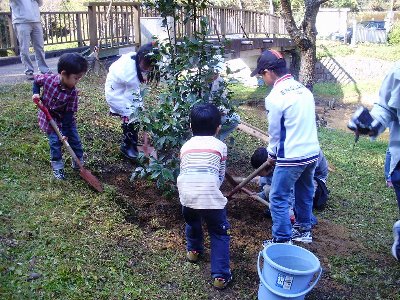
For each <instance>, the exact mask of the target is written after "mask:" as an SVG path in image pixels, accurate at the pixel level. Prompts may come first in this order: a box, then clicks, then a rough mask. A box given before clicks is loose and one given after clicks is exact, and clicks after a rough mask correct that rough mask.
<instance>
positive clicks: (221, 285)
mask: <svg viewBox="0 0 400 300" xmlns="http://www.w3.org/2000/svg"><path fill="white" fill-rule="evenodd" d="M232 279H233V276H232V275H231V277H229V278H222V277H216V278H214V281H213V286H214V287H215V288H216V289H217V290H223V289H225V288H226V287H227V286H228V285H229V284H230V283H231V282H232Z"/></svg>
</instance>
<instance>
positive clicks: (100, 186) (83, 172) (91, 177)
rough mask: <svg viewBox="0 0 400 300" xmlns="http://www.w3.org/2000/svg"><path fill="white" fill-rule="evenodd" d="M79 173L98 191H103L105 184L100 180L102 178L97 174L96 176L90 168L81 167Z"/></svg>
mask: <svg viewBox="0 0 400 300" xmlns="http://www.w3.org/2000/svg"><path fill="white" fill-rule="evenodd" d="M79 175H81V177H82V178H83V179H84V180H85V181H86V182H87V183H89V185H90V186H91V187H92V188H94V189H95V190H96V191H98V192H100V193H101V192H102V191H103V190H104V189H103V184H102V183H101V182H100V180H98V179H97V177H96V176H94V175H93V174H92V173H91V172H90V171H89V170H87V169H85V168H83V167H82V168H81V169H80V170H79Z"/></svg>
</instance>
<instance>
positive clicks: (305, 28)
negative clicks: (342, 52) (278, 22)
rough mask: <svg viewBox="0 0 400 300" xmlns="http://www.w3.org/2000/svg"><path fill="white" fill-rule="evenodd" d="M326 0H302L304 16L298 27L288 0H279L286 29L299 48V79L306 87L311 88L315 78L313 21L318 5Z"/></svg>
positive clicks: (315, 49) (315, 17) (315, 36)
mask: <svg viewBox="0 0 400 300" xmlns="http://www.w3.org/2000/svg"><path fill="white" fill-rule="evenodd" d="M327 1H328V0H304V7H305V12H304V17H303V20H302V22H301V24H300V26H299V27H298V26H297V25H296V22H295V20H294V18H293V12H292V8H291V6H290V0H281V7H282V18H283V19H284V21H285V27H286V30H287V31H288V32H289V35H290V37H291V39H292V40H293V41H294V42H295V44H296V46H297V47H298V48H299V49H300V72H299V80H300V82H301V83H303V84H304V85H305V86H306V87H307V88H309V89H310V90H312V88H313V85H314V79H315V61H316V53H317V48H316V38H317V29H316V27H315V22H316V19H317V14H318V10H319V7H320V5H321V4H322V3H324V2H327Z"/></svg>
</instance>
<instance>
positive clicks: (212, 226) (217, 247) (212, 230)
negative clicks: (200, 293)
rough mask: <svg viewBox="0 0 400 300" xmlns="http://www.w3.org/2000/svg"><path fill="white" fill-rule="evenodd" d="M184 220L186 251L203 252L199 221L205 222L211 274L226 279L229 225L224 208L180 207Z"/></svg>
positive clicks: (228, 274) (229, 272)
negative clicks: (208, 236)
mask: <svg viewBox="0 0 400 300" xmlns="http://www.w3.org/2000/svg"><path fill="white" fill-rule="evenodd" d="M182 214H183V217H184V218H185V222H186V230H185V231H186V240H187V250H188V251H198V252H200V253H203V251H204V245H203V229H202V226H201V221H202V220H204V221H205V222H206V224H207V228H208V234H209V235H210V242H211V276H212V277H213V278H216V277H222V278H225V279H228V278H229V277H230V276H231V270H230V268H229V242H230V239H231V237H230V235H229V229H230V228H231V225H230V224H229V223H228V220H227V219H226V209H225V208H224V209H193V208H189V207H185V206H183V207H182Z"/></svg>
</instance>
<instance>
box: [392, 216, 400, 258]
mask: <svg viewBox="0 0 400 300" xmlns="http://www.w3.org/2000/svg"><path fill="white" fill-rule="evenodd" d="M393 238H394V242H393V246H392V254H393V256H394V258H395V259H397V260H400V220H398V221H397V222H396V223H394V225H393Z"/></svg>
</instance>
